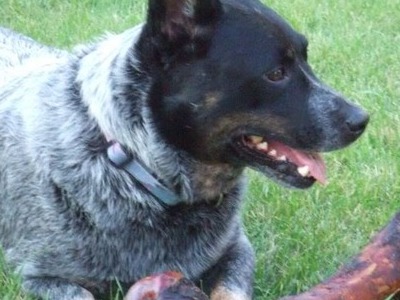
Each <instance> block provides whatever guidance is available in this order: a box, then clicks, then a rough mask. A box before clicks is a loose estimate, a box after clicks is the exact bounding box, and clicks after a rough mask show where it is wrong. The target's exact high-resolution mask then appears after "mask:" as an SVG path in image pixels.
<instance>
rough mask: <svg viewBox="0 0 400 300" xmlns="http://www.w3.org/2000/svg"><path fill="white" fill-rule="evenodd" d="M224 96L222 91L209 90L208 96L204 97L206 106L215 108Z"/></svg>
mask: <svg viewBox="0 0 400 300" xmlns="http://www.w3.org/2000/svg"><path fill="white" fill-rule="evenodd" d="M221 98H222V93H221V92H209V93H207V94H206V97H205V99H204V103H205V107H206V108H207V109H211V108H213V107H214V106H215V105H216V104H217V103H218V101H220V100H221Z"/></svg>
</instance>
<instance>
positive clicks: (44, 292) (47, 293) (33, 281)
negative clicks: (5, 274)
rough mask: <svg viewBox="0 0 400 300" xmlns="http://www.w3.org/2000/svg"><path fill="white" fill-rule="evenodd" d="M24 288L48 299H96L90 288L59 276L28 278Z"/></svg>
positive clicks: (34, 294)
mask: <svg viewBox="0 0 400 300" xmlns="http://www.w3.org/2000/svg"><path fill="white" fill-rule="evenodd" d="M23 288H24V290H25V291H26V292H27V293H28V294H30V295H33V296H36V297H39V298H41V299H47V300H95V298H94V296H93V295H92V294H91V293H90V292H89V291H88V290H86V289H84V288H82V287H81V286H79V285H76V284H73V283H69V282H67V281H64V280H62V279H58V278H52V279H50V278H40V277H38V278H30V279H26V280H24V282H23Z"/></svg>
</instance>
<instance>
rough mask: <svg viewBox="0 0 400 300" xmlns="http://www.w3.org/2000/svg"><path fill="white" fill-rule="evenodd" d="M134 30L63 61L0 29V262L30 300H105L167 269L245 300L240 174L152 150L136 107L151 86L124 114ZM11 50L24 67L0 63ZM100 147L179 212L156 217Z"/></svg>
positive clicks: (248, 272)
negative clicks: (115, 284)
mask: <svg viewBox="0 0 400 300" xmlns="http://www.w3.org/2000/svg"><path fill="white" fill-rule="evenodd" d="M141 28H142V27H140V26H139V27H136V28H134V29H131V30H128V31H126V32H124V33H122V34H120V35H112V36H108V37H106V38H104V40H101V41H99V42H98V43H97V44H94V45H90V46H85V47H77V48H76V49H75V50H74V51H73V52H72V53H71V54H68V53H66V52H63V51H58V50H54V49H51V48H46V47H43V46H40V45H39V44H37V43H36V42H34V41H32V40H30V39H29V38H25V37H23V36H21V35H19V34H15V33H13V32H11V31H8V30H7V29H0V68H2V71H3V75H4V77H2V78H3V79H2V80H0V243H1V246H2V248H3V250H4V252H5V256H6V259H7V261H8V263H9V264H10V265H11V266H13V267H14V268H15V270H16V272H20V274H21V276H22V278H23V281H24V284H23V286H24V287H25V289H26V290H27V291H28V292H30V293H32V294H33V295H36V296H37V297H39V298H47V299H50V300H51V299H54V300H63V299H65V300H67V299H68V300H71V299H76V300H78V299H79V300H83V299H93V295H95V296H96V299H103V297H104V295H107V293H108V287H109V285H110V283H111V282H112V281H114V280H118V281H119V282H120V283H121V284H122V285H123V286H127V287H129V285H130V284H132V283H133V282H135V281H136V280H138V279H139V278H141V277H143V276H146V275H149V274H152V273H157V272H161V271H165V270H177V271H181V272H183V273H184V274H185V275H186V276H187V277H189V278H191V279H193V280H196V281H197V280H203V284H204V287H205V288H206V290H211V289H212V288H214V287H216V286H217V285H222V286H224V287H227V288H228V289H232V290H233V291H235V292H237V294H238V295H247V296H246V297H247V298H249V297H250V295H251V290H252V287H251V285H252V273H253V264H254V258H253V256H254V255H253V252H252V249H251V246H250V244H249V242H248V240H247V238H246V237H245V235H244V233H243V229H242V225H241V220H240V217H239V210H240V207H241V199H242V197H241V196H242V190H243V189H242V181H243V179H242V175H241V173H242V170H235V169H232V168H231V167H229V166H225V165H217V166H204V165H202V164H199V163H198V162H196V161H194V160H192V159H191V158H189V157H187V155H186V154H184V153H180V152H177V151H175V150H172V149H171V148H170V147H169V146H168V145H166V144H164V143H163V142H161V139H160V138H159V137H158V136H157V133H156V131H155V130H154V128H153V127H154V126H153V124H152V121H151V115H150V112H149V109H148V107H147V106H146V101H145V100H146V89H147V87H148V85H149V84H150V80H151V78H145V79H144V80H141V82H140V83H137V84H136V83H135V82H129V84H131V88H132V89H133V90H135V94H136V95H137V97H136V99H135V101H136V103H135V112H137V115H134V116H133V118H132V116H131V111H124V106H123V105H121V103H123V101H126V99H123V97H124V95H123V92H122V91H123V87H124V85H126V84H127V83H128V82H127V80H128V78H126V76H125V74H124V72H123V70H124V67H125V65H126V64H127V63H130V64H132V66H133V69H134V72H136V75H137V76H138V77H140V76H141V72H140V70H139V69H135V66H136V59H135V53H134V51H133V50H132V46H133V45H134V43H135V40H137V38H138V36H139V35H140V32H141ZM10 49H12V51H14V49H15V51H16V52H11V54H12V53H13V55H14V58H18V57H23V58H24V59H15V60H11V59H7V58H6V56H7V55H9V54H10ZM37 56H40V57H41V59H32V60H31V59H29V58H32V57H35V58H36V57H37ZM18 65H22V67H21V66H18ZM16 70H17V71H16ZM115 99H119V100H120V101H117V102H118V103H119V104H120V105H116V104H115V102H116V101H113V100H115ZM106 136H107V137H113V138H114V139H116V140H118V141H119V142H120V143H122V144H124V145H125V146H126V147H128V149H129V150H130V151H132V152H134V153H136V155H138V157H139V158H140V159H141V161H143V162H144V163H145V164H146V165H147V166H148V167H149V168H151V169H152V170H153V171H154V172H155V173H156V174H157V175H158V176H159V177H160V178H161V179H162V180H163V181H164V182H165V183H166V184H167V185H169V186H175V187H179V190H178V191H177V192H178V193H179V194H180V195H181V197H182V198H183V199H185V200H186V201H187V205H181V206H179V207H174V208H164V207H162V206H161V205H160V204H159V203H158V202H157V201H156V200H155V199H153V198H152V197H151V196H150V195H149V194H148V193H146V191H144V190H142V189H141V188H140V187H138V186H137V184H136V183H135V182H134V181H133V180H132V179H131V178H130V177H129V176H127V174H125V173H124V172H122V171H120V170H117V169H115V168H114V167H113V166H112V165H111V164H110V163H109V162H108V161H107V158H106V152H105V150H104V149H105V147H106ZM204 180H207V182H208V184H209V185H212V188H210V186H207V185H205V184H203V181H204ZM220 195H224V199H223V201H222V202H221V204H220V205H219V206H216V203H215V201H214V199H215V198H218V197H219V196H220ZM239 262H240V263H239ZM88 291H90V293H89V292H88ZM238 299H239V298H238ZM240 299H245V298H240Z"/></svg>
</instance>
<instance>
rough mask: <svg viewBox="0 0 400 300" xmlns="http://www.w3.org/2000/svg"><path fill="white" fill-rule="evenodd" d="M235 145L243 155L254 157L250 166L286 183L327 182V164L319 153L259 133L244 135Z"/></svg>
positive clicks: (251, 158) (304, 185)
mask: <svg viewBox="0 0 400 300" xmlns="http://www.w3.org/2000/svg"><path fill="white" fill-rule="evenodd" d="M236 145H237V150H238V151H239V152H240V154H241V156H242V157H246V160H251V161H250V162H249V163H250V165H251V166H253V167H255V168H256V169H258V170H259V171H261V172H263V173H268V174H270V175H273V177H276V179H278V180H280V181H283V182H285V183H287V184H290V185H292V186H295V187H299V188H306V187H309V186H311V185H312V184H313V183H314V182H315V181H317V182H319V183H321V184H325V183H326V167H325V163H324V161H323V159H322V157H321V155H320V154H319V153H316V152H305V151H301V150H296V149H293V148H291V147H289V146H287V145H285V144H283V143H281V142H278V141H273V140H268V139H266V138H263V137H261V136H256V135H244V136H241V137H240V138H239V139H238V140H237V143H236ZM265 167H267V168H268V169H269V170H265Z"/></svg>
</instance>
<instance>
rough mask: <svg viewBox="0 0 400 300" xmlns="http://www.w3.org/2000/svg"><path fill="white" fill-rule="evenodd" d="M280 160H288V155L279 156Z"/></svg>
mask: <svg viewBox="0 0 400 300" xmlns="http://www.w3.org/2000/svg"><path fill="white" fill-rule="evenodd" d="M278 160H279V161H287V157H286V156H285V155H282V156H280V157H278Z"/></svg>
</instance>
